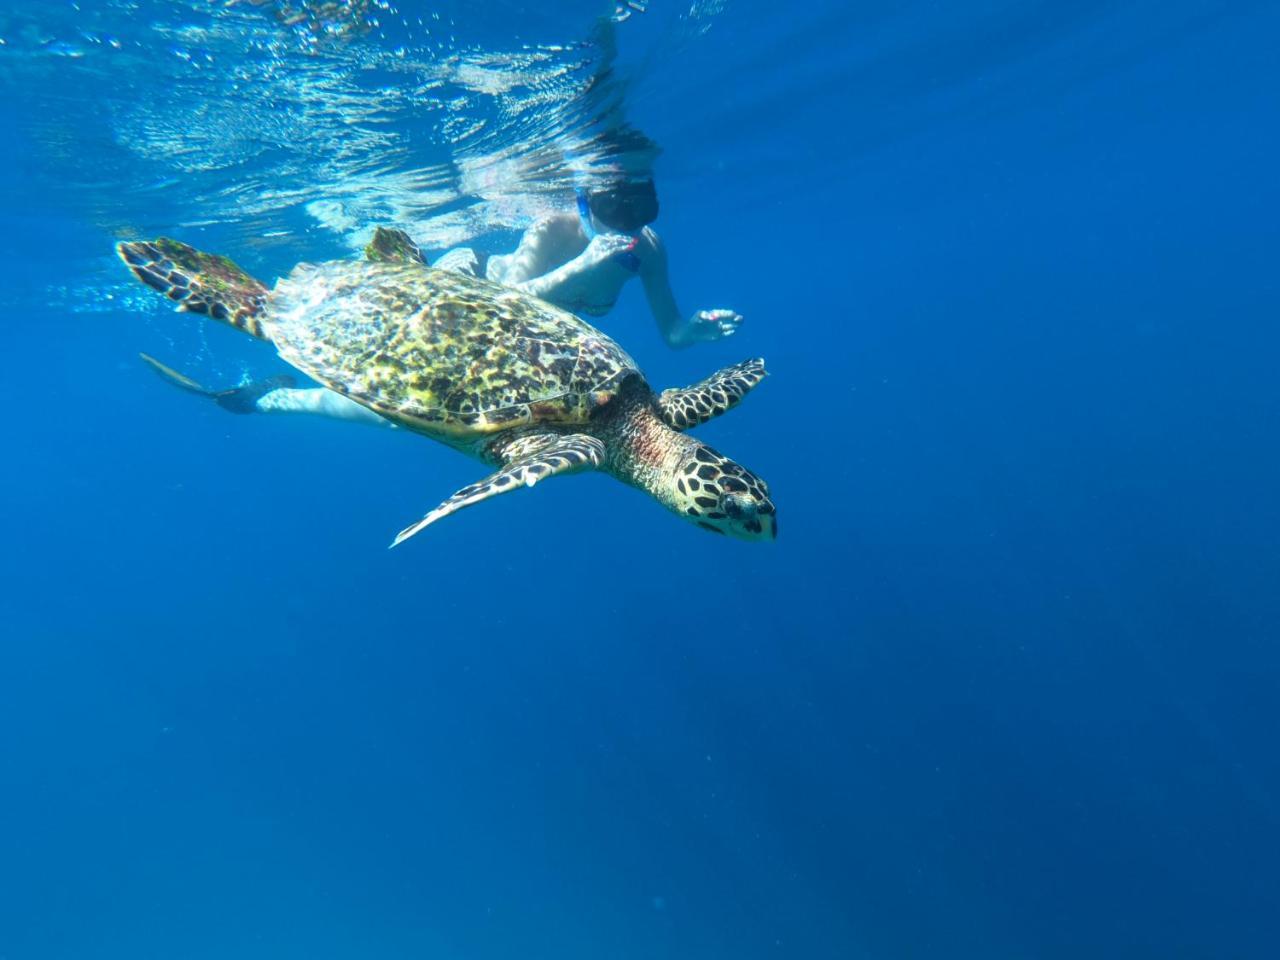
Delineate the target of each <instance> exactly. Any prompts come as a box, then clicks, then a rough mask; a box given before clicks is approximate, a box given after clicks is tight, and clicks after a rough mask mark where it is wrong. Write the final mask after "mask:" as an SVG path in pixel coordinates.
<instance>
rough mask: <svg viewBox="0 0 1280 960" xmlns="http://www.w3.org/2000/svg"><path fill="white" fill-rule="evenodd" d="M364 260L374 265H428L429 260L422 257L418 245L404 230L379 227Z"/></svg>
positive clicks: (365, 252)
mask: <svg viewBox="0 0 1280 960" xmlns="http://www.w3.org/2000/svg"><path fill="white" fill-rule="evenodd" d="M364 258H365V259H366V260H369V261H372V262H373V263H418V264H421V265H422V266H424V267H425V266H426V265H427V258H426V257H424V256H423V255H422V251H421V250H420V249H418V245H417V244H416V243H414V242H413V238H411V237H410V236H409V235H408V234H407V233H405V232H404V231H403V230H397V229H395V228H393V227H378V228H377V229H376V230H374V231H373V239H372V240H370V241H369V243H368V245H367V246H366V247H365V248H364Z"/></svg>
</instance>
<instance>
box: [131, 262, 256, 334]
mask: <svg viewBox="0 0 1280 960" xmlns="http://www.w3.org/2000/svg"><path fill="white" fill-rule="evenodd" d="M116 253H118V254H119V255H120V259H121V260H123V261H124V263H125V266H127V267H128V268H129V269H130V270H131V271H133V275H134V276H135V277H137V278H138V279H139V280H141V281H142V282H143V283H145V284H146V285H147V286H149V287H151V288H153V289H155V290H159V291H160V292H161V293H163V294H164V295H165V296H166V297H168V298H169V299H170V300H176V301H178V309H179V310H188V311H190V312H192V313H203V314H205V315H206V316H209V317H212V318H213V319H214V320H221V321H222V322H223V323H226V324H229V325H230V326H233V327H235V328H236V329H237V330H243V331H244V332H245V333H247V334H249V335H250V336H253V337H257V338H258V339H260V340H265V339H266V336H265V335H264V333H263V330H262V314H263V304H264V303H265V301H266V298H267V288H266V287H264V286H263V285H262V284H261V283H259V282H258V281H257V280H255V279H254V278H253V277H251V276H249V274H247V273H245V272H244V271H243V270H241V269H240V268H239V267H238V266H236V265H235V264H234V263H232V262H231V261H230V260H228V259H227V258H226V257H219V256H215V255H213V254H211V253H203V252H201V251H199V250H197V249H196V248H195V247H189V246H187V245H186V244H185V243H179V242H178V241H177V240H170V239H168V238H167V237H161V238H160V239H159V240H155V241H150V240H133V241H128V242H125V243H118V244H116Z"/></svg>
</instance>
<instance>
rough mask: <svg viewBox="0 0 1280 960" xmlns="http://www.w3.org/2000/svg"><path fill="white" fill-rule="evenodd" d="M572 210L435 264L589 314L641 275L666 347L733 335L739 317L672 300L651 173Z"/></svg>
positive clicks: (582, 198) (587, 195)
mask: <svg viewBox="0 0 1280 960" xmlns="http://www.w3.org/2000/svg"><path fill="white" fill-rule="evenodd" d="M576 200H577V203H576V208H575V209H572V210H569V211H565V212H562V213H557V214H553V215H551V216H549V217H545V218H543V219H542V220H539V221H538V222H537V223H535V224H533V226H531V227H529V229H528V230H526V231H525V233H524V236H523V237H522V238H521V239H520V244H519V246H517V247H516V249H515V251H514V252H512V253H509V254H501V255H495V256H490V257H488V258H482V257H481V256H480V255H477V254H476V253H475V252H474V251H473V250H471V249H470V248H466V247H463V248H459V249H456V250H451V251H449V252H448V253H446V254H444V255H443V256H442V257H441V258H440V259H439V260H437V261H436V262H435V264H433V265H434V266H436V267H438V268H440V269H445V270H457V271H459V272H463V273H469V274H472V275H473V276H479V277H484V278H485V279H488V280H493V281H495V282H496V283H501V284H504V285H505V286H509V287H514V288H515V289H517V290H522V291H524V292H525V293H531V294H533V295H534V296H535V297H540V298H541V299H543V300H546V301H548V302H550V303H554V304H555V305H556V306H558V307H563V308H564V309H566V310H571V311H573V312H575V313H581V314H585V315H587V316H590V317H602V316H604V315H605V314H607V313H608V312H609V311H610V310H612V309H613V307H614V305H615V304H616V303H617V301H618V296H619V294H620V293H621V292H622V288H623V286H624V285H625V284H626V283H627V281H629V280H631V279H632V278H633V277H639V278H640V282H641V283H642V285H643V286H644V292H645V296H646V298H647V299H648V301H649V309H650V310H651V311H652V313H653V317H654V320H655V321H657V324H658V330H659V331H660V332H661V334H662V337H663V339H664V340H666V342H667V344H668V345H669V346H671V347H676V348H680V347H687V346H691V345H693V344H695V343H706V342H708V341H711V340H720V339H722V338H724V337H728V336H732V335H733V334H735V333H736V332H737V331H738V327H739V325H740V324H741V323H742V317H741V315H739V314H738V313H736V312H735V311H733V310H727V309H723V308H717V309H710V310H698V311H697V312H695V313H694V314H693V315H692V316H690V317H688V318H687V319H686V318H685V317H684V316H683V315H682V314H681V313H680V308H679V307H678V306H677V305H676V299H675V294H674V293H673V292H672V290H671V281H670V279H669V277H668V272H667V251H666V247H665V245H664V244H663V242H662V239H661V238H660V237H659V236H658V234H657V232H656V231H655V230H654V229H653V227H652V226H650V224H652V223H653V221H654V220H655V219H657V216H658V193H657V190H656V189H655V187H654V184H653V180H652V178H649V177H645V178H641V179H631V178H621V177H620V178H619V179H617V180H615V181H613V182H612V183H609V184H606V185H605V186H602V187H596V188H592V189H580V190H578V191H577V196H576Z"/></svg>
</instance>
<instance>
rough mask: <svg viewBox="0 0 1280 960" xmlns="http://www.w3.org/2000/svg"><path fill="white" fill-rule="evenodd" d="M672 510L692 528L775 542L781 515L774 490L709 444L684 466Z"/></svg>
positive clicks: (701, 446) (695, 451)
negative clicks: (694, 524)
mask: <svg viewBox="0 0 1280 960" xmlns="http://www.w3.org/2000/svg"><path fill="white" fill-rule="evenodd" d="M673 492H674V498H673V502H672V503H671V508H672V509H673V510H675V511H676V512H677V513H679V514H680V515H681V516H682V517H684V518H685V519H686V520H688V521H690V522H691V523H696V524H697V525H698V526H700V527H702V528H703V529H705V530H711V531H714V532H715V533H727V534H729V535H730V536H732V537H737V538H739V539H741V540H773V539H774V538H775V537H777V535H778V511H777V508H776V507H774V505H773V501H772V500H770V499H769V485H768V484H767V483H765V482H764V481H763V480H761V479H760V478H759V477H757V476H756V475H755V474H754V473H752V472H751V471H750V470H748V469H747V468H746V467H744V466H742V465H741V464H737V463H734V462H733V461H732V460H730V459H729V458H728V457H726V456H724V455H723V454H720V453H717V452H716V451H715V450H713V449H711V448H710V447H708V446H707V445H706V444H704V443H699V444H696V445H695V446H694V447H693V449H692V451H691V452H690V453H689V455H688V456H686V457H685V458H684V459H683V460H682V461H681V463H680V466H679V468H678V469H677V472H676V477H675V489H674V491H673Z"/></svg>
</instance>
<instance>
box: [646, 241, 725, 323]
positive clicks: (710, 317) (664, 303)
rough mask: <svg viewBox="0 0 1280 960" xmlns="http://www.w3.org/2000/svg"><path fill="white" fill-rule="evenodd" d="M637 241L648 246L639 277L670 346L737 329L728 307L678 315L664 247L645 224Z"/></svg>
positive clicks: (678, 309) (651, 308) (678, 311)
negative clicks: (688, 314)
mask: <svg viewBox="0 0 1280 960" xmlns="http://www.w3.org/2000/svg"><path fill="white" fill-rule="evenodd" d="M641 242H642V243H645V244H646V245H648V246H649V247H650V249H649V250H648V251H646V253H647V256H645V257H643V258H642V260H641V268H640V280H641V281H642V282H643V283H644V293H645V296H646V297H648V299H649V309H650V310H652V311H653V318H654V319H655V320H656V321H658V330H659V331H661V333H662V338H663V339H664V340H666V341H667V345H668V346H671V347H677V348H679V347H688V346H691V345H693V344H695V343H706V342H707V341H708V340H719V339H721V338H723V337H730V336H733V334H735V333H737V332H738V325H739V324H740V323H742V317H741V316H740V315H739V314H737V313H735V312H734V311H732V310H725V309H715V310H699V311H698V312H697V313H695V314H694V315H693V316H691V317H690V318H689V319H688V320H685V319H684V317H683V316H681V314H680V308H679V307H678V306H677V305H676V296H675V294H674V293H672V292H671V279H670V277H669V276H668V275H667V249H666V247H665V246H663V244H662V240H661V239H660V238H659V237H658V235H657V233H655V232H654V231H653V230H651V229H650V228H649V227H645V229H644V235H643V237H642V238H641Z"/></svg>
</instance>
